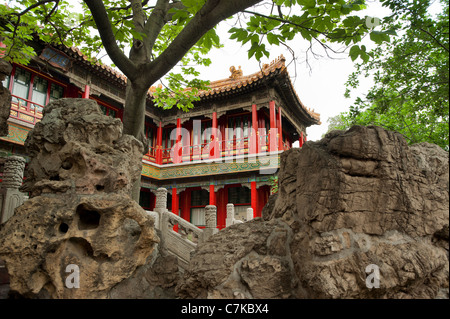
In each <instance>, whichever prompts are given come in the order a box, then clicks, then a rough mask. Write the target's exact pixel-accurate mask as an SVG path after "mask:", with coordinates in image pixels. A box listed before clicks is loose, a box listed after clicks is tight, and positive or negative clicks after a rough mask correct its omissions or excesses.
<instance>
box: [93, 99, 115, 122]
mask: <svg viewBox="0 0 450 319" xmlns="http://www.w3.org/2000/svg"><path fill="white" fill-rule="evenodd" d="M97 104H98V106H99V107H100V111H102V113H103V114H105V115H108V116H111V117H113V118H116V117H117V111H116V110H115V109H113V108H111V107H109V106H107V105H104V104H103V103H99V102H98V101H97Z"/></svg>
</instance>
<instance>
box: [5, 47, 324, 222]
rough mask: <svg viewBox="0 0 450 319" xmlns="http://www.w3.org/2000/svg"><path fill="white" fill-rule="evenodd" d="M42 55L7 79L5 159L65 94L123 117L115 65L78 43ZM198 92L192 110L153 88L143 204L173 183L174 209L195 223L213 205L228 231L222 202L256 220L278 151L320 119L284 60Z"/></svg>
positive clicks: (237, 72) (121, 83)
mask: <svg viewBox="0 0 450 319" xmlns="http://www.w3.org/2000/svg"><path fill="white" fill-rule="evenodd" d="M35 49H36V52H38V57H36V58H34V59H33V61H32V62H31V63H30V64H29V65H28V66H22V65H18V64H15V65H14V66H13V71H12V73H11V76H10V77H9V78H7V79H6V80H5V81H4V82H3V85H4V86H5V87H7V88H9V90H10V91H11V93H12V95H13V102H12V106H11V114H10V118H9V119H8V125H9V135H8V136H6V137H1V138H0V155H1V156H8V155H12V154H15V155H21V156H24V157H26V156H27V154H26V152H25V149H24V147H23V144H24V141H25V139H26V136H27V134H28V132H29V131H30V130H31V128H32V127H33V126H34V124H35V123H36V122H37V121H39V120H40V119H41V118H42V109H43V108H45V105H47V104H48V103H49V102H51V101H52V100H54V99H58V98H62V97H84V98H90V99H93V100H95V101H97V103H98V104H99V106H100V108H101V109H102V111H103V112H104V113H105V114H106V115H109V116H113V117H118V118H122V116H123V106H124V102H125V87H126V78H125V77H124V76H123V75H121V74H120V73H118V72H117V71H115V70H113V69H112V68H110V67H107V66H103V65H100V64H96V65H92V64H91V63H90V62H89V61H87V59H86V57H85V56H84V55H83V54H82V53H81V52H80V51H79V50H78V49H75V48H66V47H62V46H57V47H51V46H48V45H45V44H42V43H39V44H36V48H35ZM230 71H231V72H230V76H229V77H228V78H226V79H223V80H219V81H214V82H211V84H210V89H208V90H205V91H201V92H199V97H200V101H198V102H195V103H194V105H195V107H194V108H193V109H192V110H191V111H190V112H188V113H185V112H183V111H181V110H179V109H176V108H173V109H170V110H165V109H162V108H156V107H155V106H154V105H153V103H152V99H151V93H152V90H154V88H151V89H150V90H149V99H148V103H147V109H146V123H145V134H146V136H147V138H148V139H149V151H148V153H147V154H146V155H145V156H144V157H143V169H142V188H141V199H140V204H141V206H142V207H143V208H145V209H146V210H153V209H154V206H155V193H156V190H157V189H158V188H160V187H164V188H166V189H168V191H169V196H168V203H167V204H168V208H169V210H171V211H172V212H173V213H175V214H177V215H180V216H181V217H183V218H184V219H186V220H188V221H190V222H191V223H193V224H195V225H198V226H202V225H204V224H205V217H204V207H205V206H206V205H209V204H212V205H216V206H217V227H218V228H223V227H225V219H226V205H227V204H228V203H233V204H234V205H235V213H236V218H238V219H244V218H245V215H246V214H245V213H246V211H247V208H250V207H251V208H253V214H254V216H260V215H261V211H262V208H263V207H264V205H265V204H266V203H267V201H268V197H269V195H270V188H271V184H272V183H273V177H274V176H275V175H276V173H277V170H278V167H279V158H280V154H281V153H282V152H283V151H284V150H287V149H290V148H291V147H292V145H293V143H294V142H295V141H299V142H300V146H302V144H303V142H304V141H305V140H306V128H307V127H309V126H311V125H316V124H320V116H319V114H317V113H315V112H314V111H312V110H310V109H308V108H307V107H305V106H304V105H303V103H302V102H301V100H300V99H299V97H298V95H297V94H296V92H295V90H294V88H293V86H292V82H291V80H290V77H289V74H288V72H287V69H286V66H285V59H284V58H283V57H280V58H278V59H276V60H275V61H273V62H271V63H270V64H265V65H263V67H262V69H261V70H259V71H257V72H256V73H253V74H250V75H243V72H242V71H241V69H240V67H239V68H238V69H236V68H235V67H231V68H230Z"/></svg>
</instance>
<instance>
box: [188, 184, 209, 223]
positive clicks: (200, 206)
mask: <svg viewBox="0 0 450 319" xmlns="http://www.w3.org/2000/svg"><path fill="white" fill-rule="evenodd" d="M208 204H209V193H208V191H206V190H204V189H201V190H193V191H192V192H191V223H192V224H194V225H196V226H204V225H205V224H206V221H205V207H206V205H208Z"/></svg>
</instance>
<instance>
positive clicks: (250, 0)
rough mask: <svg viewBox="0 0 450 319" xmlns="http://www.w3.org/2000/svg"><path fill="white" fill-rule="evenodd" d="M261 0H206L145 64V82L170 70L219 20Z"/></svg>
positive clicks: (151, 80)
mask: <svg viewBox="0 0 450 319" xmlns="http://www.w3.org/2000/svg"><path fill="white" fill-rule="evenodd" d="M260 1H261V0H207V1H206V3H205V4H204V5H203V7H202V8H201V9H200V10H199V11H198V12H197V13H196V14H195V16H194V17H193V18H192V20H191V21H189V22H188V24H186V26H185V27H184V29H183V30H182V31H181V32H180V33H179V34H178V35H177V37H176V38H175V39H174V40H173V41H172V43H171V44H170V45H169V46H168V47H167V49H166V50H165V51H164V52H163V53H162V54H161V55H160V56H159V57H158V58H156V59H155V60H154V61H152V62H150V63H148V64H146V65H145V66H144V70H143V72H142V73H144V74H147V77H146V79H145V84H146V85H147V86H149V87H150V86H151V85H152V84H153V83H154V82H155V81H157V80H158V79H159V78H161V77H163V76H164V75H165V74H166V73H167V72H168V71H170V70H171V69H172V68H173V67H174V66H175V65H176V64H177V63H178V62H179V61H180V60H181V59H182V58H183V56H184V55H185V54H186V53H187V52H188V51H189V50H190V49H191V47H193V46H194V45H195V44H196V43H197V42H198V40H200V39H201V37H202V36H204V35H205V34H206V32H208V31H209V30H211V29H212V28H214V27H215V26H216V25H217V24H218V23H219V22H221V21H223V20H225V19H226V18H228V17H230V16H232V15H233V14H236V13H238V12H240V11H243V10H245V9H247V8H248V7H251V6H252V5H255V4H256V3H258V2H260Z"/></svg>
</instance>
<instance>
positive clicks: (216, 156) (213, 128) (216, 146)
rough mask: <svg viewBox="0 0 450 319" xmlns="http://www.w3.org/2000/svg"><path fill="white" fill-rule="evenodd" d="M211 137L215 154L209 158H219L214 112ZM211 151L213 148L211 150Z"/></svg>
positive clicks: (215, 114)
mask: <svg viewBox="0 0 450 319" xmlns="http://www.w3.org/2000/svg"><path fill="white" fill-rule="evenodd" d="M211 131H212V132H211V137H212V141H211V143H210V145H211V146H210V147H212V148H213V150H214V151H213V153H211V151H210V152H209V156H210V158H218V157H219V154H220V152H219V141H218V136H217V112H213V116H212V128H211ZM210 149H211V148H210ZM210 205H214V204H210Z"/></svg>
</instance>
